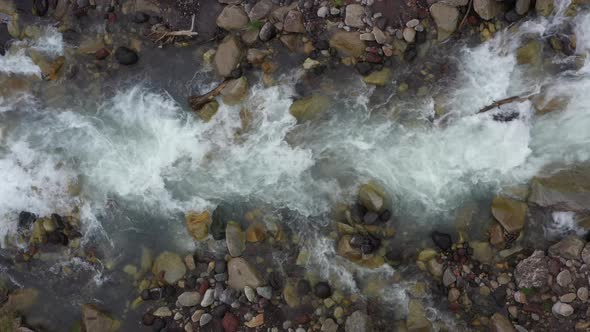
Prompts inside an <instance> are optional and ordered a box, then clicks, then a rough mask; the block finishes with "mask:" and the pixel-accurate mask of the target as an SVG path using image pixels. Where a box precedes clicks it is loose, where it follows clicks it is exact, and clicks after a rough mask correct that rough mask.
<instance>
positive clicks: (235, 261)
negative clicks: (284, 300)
mask: <svg viewBox="0 0 590 332" xmlns="http://www.w3.org/2000/svg"><path fill="white" fill-rule="evenodd" d="M227 271H228V274H229V279H228V282H227V284H228V285H229V286H230V287H232V288H233V289H236V290H240V291H241V290H242V289H244V287H246V286H250V287H252V288H256V287H260V286H262V284H263V281H262V278H261V277H260V275H259V273H258V271H256V269H255V268H254V267H253V266H252V265H250V263H248V261H246V260H245V259H243V258H241V257H236V258H232V259H231V260H230V261H229V262H228V264H227Z"/></svg>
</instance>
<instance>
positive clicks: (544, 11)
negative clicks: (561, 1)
mask: <svg viewBox="0 0 590 332" xmlns="http://www.w3.org/2000/svg"><path fill="white" fill-rule="evenodd" d="M554 7H555V5H554V3H553V0H537V1H535V11H536V12H537V14H539V15H541V16H549V15H551V13H552V12H553V8H554Z"/></svg>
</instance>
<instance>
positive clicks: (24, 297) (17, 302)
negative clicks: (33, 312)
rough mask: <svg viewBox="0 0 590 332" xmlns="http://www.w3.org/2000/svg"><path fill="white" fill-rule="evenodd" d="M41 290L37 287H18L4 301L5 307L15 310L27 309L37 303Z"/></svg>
mask: <svg viewBox="0 0 590 332" xmlns="http://www.w3.org/2000/svg"><path fill="white" fill-rule="evenodd" d="M38 299H39V291H38V290H36V289H35V288H22V289H18V290H16V291H14V292H12V293H10V295H8V299H7V300H6V302H5V303H4V308H10V309H11V310H14V311H25V310H27V309H30V308H31V307H32V306H33V305H35V304H36V303H37V300H38Z"/></svg>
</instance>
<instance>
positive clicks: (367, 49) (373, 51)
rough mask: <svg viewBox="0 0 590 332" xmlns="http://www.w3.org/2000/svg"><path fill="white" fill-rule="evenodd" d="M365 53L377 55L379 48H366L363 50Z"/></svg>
mask: <svg viewBox="0 0 590 332" xmlns="http://www.w3.org/2000/svg"><path fill="white" fill-rule="evenodd" d="M365 51H367V53H375V54H379V48H378V47H367V48H366V49H365Z"/></svg>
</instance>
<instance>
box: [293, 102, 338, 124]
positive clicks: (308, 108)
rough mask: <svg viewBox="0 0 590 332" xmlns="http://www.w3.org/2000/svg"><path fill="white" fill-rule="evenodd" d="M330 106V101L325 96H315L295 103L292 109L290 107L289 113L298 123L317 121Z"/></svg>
mask: <svg viewBox="0 0 590 332" xmlns="http://www.w3.org/2000/svg"><path fill="white" fill-rule="evenodd" d="M329 106H330V99H328V98H327V97H325V96H320V95H313V96H309V97H306V98H303V99H299V100H297V101H295V102H293V104H291V107H289V113H291V115H293V116H294V117H295V118H296V119H297V121H298V122H304V121H309V120H312V119H315V118H316V117H317V116H318V115H319V114H320V113H322V112H323V111H325V110H326V109H327V108H328V107H329Z"/></svg>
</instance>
